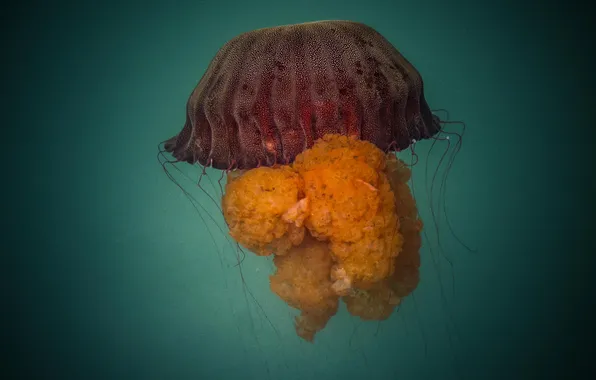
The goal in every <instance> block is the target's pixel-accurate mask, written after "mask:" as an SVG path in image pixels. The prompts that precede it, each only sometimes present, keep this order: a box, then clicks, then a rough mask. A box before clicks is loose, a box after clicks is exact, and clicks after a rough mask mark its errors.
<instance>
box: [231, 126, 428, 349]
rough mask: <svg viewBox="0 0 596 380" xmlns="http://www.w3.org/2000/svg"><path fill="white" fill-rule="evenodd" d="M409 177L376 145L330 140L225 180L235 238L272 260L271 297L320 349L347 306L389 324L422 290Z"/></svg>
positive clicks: (417, 222)
mask: <svg viewBox="0 0 596 380" xmlns="http://www.w3.org/2000/svg"><path fill="white" fill-rule="evenodd" d="M409 178H410V170H409V169H408V168H407V167H406V166H405V164H404V163H403V162H402V161H401V160H399V159H397V158H396V157H395V155H392V154H387V155H386V154H385V153H383V152H382V151H381V150H379V149H378V148H377V147H376V146H375V145H373V144H372V143H369V142H366V141H361V140H357V139H355V138H350V137H346V136H341V135H326V136H325V137H323V138H322V139H320V140H317V141H316V142H315V144H314V146H313V147H312V148H311V149H309V150H306V151H305V152H303V153H302V154H300V155H299V156H298V157H296V160H295V161H294V163H293V164H292V165H283V166H282V165H279V166H276V167H261V168H256V169H252V170H248V171H233V172H230V173H229V174H228V183H227V185H226V190H225V194H224V196H223V199H222V209H223V214H224V218H225V220H226V222H227V224H228V227H229V229H230V235H231V236H232V237H233V238H234V239H235V240H236V241H237V242H238V243H240V244H241V245H242V246H244V247H246V248H247V249H249V250H251V251H252V252H254V253H255V254H257V255H261V256H266V255H271V254H273V255H275V257H274V260H273V262H274V263H275V265H276V267H277V270H276V272H275V273H274V274H273V275H272V276H271V277H270V282H271V289H272V290H273V292H275V293H276V294H277V295H278V296H279V297H280V298H282V299H283V300H284V301H285V302H286V303H287V304H288V305H290V306H292V307H294V308H296V309H299V310H300V311H301V314H300V316H298V317H297V318H296V332H297V334H298V335H299V336H300V337H302V338H304V339H306V340H308V341H313V339H314V336H315V334H316V333H317V332H318V331H320V330H322V329H323V328H324V327H325V325H326V324H327V322H328V321H329V319H330V318H331V317H332V316H333V315H335V313H336V312H337V308H338V304H339V299H340V297H341V298H342V299H343V301H344V302H345V303H346V305H347V309H348V311H349V312H350V313H351V314H353V315H356V316H359V317H360V318H362V319H366V320H381V319H386V318H388V317H389V316H390V315H391V313H392V312H393V310H394V309H395V307H396V306H397V305H399V303H400V302H401V299H402V298H404V297H405V296H407V295H408V294H410V293H411V292H412V291H413V290H414V288H415V287H416V286H417V284H418V279H419V277H418V268H419V266H420V256H419V249H420V243H421V241H420V231H421V229H422V222H421V221H420V219H419V218H418V212H417V209H416V204H415V202H414V199H413V197H412V195H411V192H410V188H409V187H408V185H407V181H408V180H409Z"/></svg>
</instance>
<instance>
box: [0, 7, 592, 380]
mask: <svg viewBox="0 0 596 380" xmlns="http://www.w3.org/2000/svg"><path fill="white" fill-rule="evenodd" d="M52 4H53V5H52V6H47V5H46V6H41V5H40V6H35V7H34V6H30V7H26V6H24V5H23V6H20V8H19V9H16V8H15V9H14V10H11V11H10V12H8V11H7V12H6V14H7V15H10V17H11V20H12V21H11V22H9V23H8V26H9V27H10V28H11V31H10V32H7V33H6V34H5V36H8V39H7V45H6V46H7V48H8V49H9V52H10V54H8V55H7V56H8V58H5V63H8V64H13V65H14V66H13V68H12V70H11V71H7V73H8V76H9V78H7V80H6V82H5V83H6V90H7V93H10V94H13V95H12V97H11V100H12V101H14V102H15V106H14V107H12V106H11V107H8V109H7V110H6V117H5V119H4V121H5V123H4V124H5V127H6V128H7V132H6V133H7V135H6V140H5V144H6V145H8V146H9V149H8V150H7V151H8V153H9V155H7V157H6V159H5V160H4V162H5V170H6V173H7V174H8V176H5V177H4V178H5V179H8V182H6V183H5V186H6V188H7V189H8V191H9V192H10V193H11V194H9V195H12V197H7V198H6V199H7V200H8V203H9V204H8V206H9V207H8V208H7V210H8V211H7V212H6V213H5V216H6V217H7V220H6V221H7V223H6V228H5V231H6V236H5V237H4V239H5V241H6V246H7V247H9V249H7V252H8V253H9V254H10V256H9V257H10V258H11V259H10V260H9V262H8V265H6V266H4V269H5V270H7V269H8V270H7V271H8V272H9V273H7V274H6V276H4V278H7V279H8V278H10V279H11V280H14V281H10V282H8V281H5V282H6V283H5V286H4V289H5V292H6V293H5V300H6V302H5V303H6V309H5V310H4V311H3V312H2V313H3V314H4V315H5V316H7V317H8V318H9V320H10V321H12V322H13V323H12V324H6V326H9V328H8V329H6V331H5V332H4V338H3V346H4V347H3V349H4V350H5V353H4V354H3V356H2V358H1V360H2V365H1V370H2V371H5V372H6V373H7V374H8V375H9V377H10V378H28V377H35V378H48V379H49V378H52V379H54V378H55V379H237V378H244V379H252V378H254V379H284V380H285V379H288V380H289V379H342V380H347V379H363V378H366V379H457V378H474V379H489V378H490V379H502V378H508V379H523V378H526V379H528V378H548V377H557V376H559V375H561V374H565V375H567V376H568V377H574V376H576V375H578V374H579V368H580V367H582V363H583V359H585V358H586V356H587V355H588V354H589V352H588V351H587V350H586V342H588V339H589V337H590V333H591V331H592V329H591V328H589V327H584V322H586V321H588V320H589V318H590V316H591V315H593V314H591V309H590V308H591V307H593V306H594V300H593V298H591V296H592V294H591V293H590V292H588V291H587V289H589V287H588V285H589V283H588V281H589V275H590V273H591V272H592V269H591V266H590V260H591V259H590V258H589V255H593V254H594V252H595V251H596V250H595V249H594V244H593V243H592V242H591V240H590V239H591V235H590V233H592V234H593V226H591V225H590V224H589V223H587V222H586V221H589V219H590V216H591V215H590V213H591V212H592V211H593V201H592V200H591V199H588V196H589V195H591V194H592V193H593V192H594V190H595V182H594V180H593V177H592V175H593V172H594V169H593V166H590V165H589V164H588V163H589V160H588V158H589V155H590V149H593V148H594V143H593V140H592V135H593V134H591V133H590V132H589V131H590V128H591V127H593V121H591V122H587V120H588V119H587V118H586V117H585V116H586V114H585V113H583V112H585V111H586V109H589V107H593V104H594V101H595V100H596V99H595V97H594V95H593V92H592V91H593V88H594V81H593V77H588V76H587V74H588V67H590V64H589V62H590V57H588V56H586V54H588V55H589V52H588V53H586V51H585V50H584V49H586V47H587V46H589V44H588V41H589V40H590V38H591V37H590V34H589V31H588V30H584V29H583V28H584V27H585V26H586V25H587V23H586V22H585V21H586V20H587V17H586V16H585V15H586V14H587V13H584V15H582V13H581V12H579V10H578V9H575V8H573V6H572V5H570V4H567V5H566V6H565V7H563V6H555V5H545V4H543V5H540V6H538V5H536V6H533V5H530V4H528V5H525V4H522V3H521V2H519V3H517V4H516V3H515V2H510V3H506V2H502V1H493V2H492V3H490V4H489V3H484V2H474V1H468V2H464V1H455V2H441V1H430V0H427V1H411V0H410V1H375V0H368V1H334V2H330V1H327V2H317V1H306V2H302V1H294V2H282V1H276V2H274V1H219V2H217V1H213V2H207V1H194V2H183V1H173V2H165V1H164V2H161V3H159V2H138V3H137V4H133V3H132V2H127V1H120V2H104V3H102V4H101V5H98V4H92V3H91V2H79V3H77V4H73V5H58V3H52ZM6 17H9V16H6ZM321 19H348V20H354V21H360V22H364V23H366V24H369V25H370V26H372V27H374V28H375V29H377V30H378V31H379V32H381V33H382V34H383V35H384V36H385V37H386V38H387V39H388V40H389V41H391V42H392V43H393V44H394V45H395V46H396V47H397V48H398V49H399V50H400V51H401V52H402V53H403V54H404V55H405V56H406V57H407V58H408V59H409V60H410V61H411V62H412V63H413V64H414V65H415V66H416V67H417V69H418V70H419V71H420V72H421V74H422V76H423V78H424V81H425V86H426V87H425V94H426V96H427V99H428V101H429V103H430V104H431V107H433V108H446V109H448V110H449V111H450V114H451V118H452V119H456V120H464V121H465V122H466V124H467V131H466V135H465V138H464V142H463V148H462V150H461V152H460V154H459V155H458V157H457V160H456V162H455V164H454V166H453V169H452V171H451V173H450V177H449V181H450V182H449V192H448V195H447V196H448V198H447V207H448V212H449V216H450V218H451V222H452V224H453V226H454V228H455V229H456V231H457V233H458V236H459V237H461V238H462V239H463V240H464V241H465V242H466V243H468V244H470V245H472V246H473V247H474V248H477V249H478V252H476V253H470V252H467V251H466V250H465V249H462V247H461V246H459V245H458V244H457V242H456V241H455V240H454V239H453V237H452V236H451V235H450V234H449V233H448V231H446V230H445V229H443V232H444V234H445V240H444V245H445V255H446V256H447V257H448V258H449V259H450V260H451V261H452V262H453V265H452V266H450V265H448V262H447V261H446V260H445V259H444V257H443V256H439V255H438V254H436V253H435V256H432V254H431V252H430V251H429V250H428V247H424V248H423V249H422V251H421V255H422V268H421V276H422V280H421V283H420V285H419V287H418V289H417V290H416V291H415V293H414V296H413V297H409V298H408V299H407V300H406V301H405V303H404V305H403V307H402V308H401V309H400V310H399V312H397V313H394V315H393V316H392V317H391V318H390V319H389V320H387V321H385V322H382V323H381V324H377V323H371V322H369V323H361V322H360V321H359V320H358V319H357V318H353V317H350V316H349V315H348V314H347V312H346V310H345V309H344V308H343V307H342V308H341V309H340V311H339V313H338V315H337V316H336V317H335V318H334V319H332V320H331V322H330V323H329V325H328V326H327V328H326V329H325V330H324V331H323V332H321V333H320V334H319V335H317V338H316V342H315V344H308V343H305V342H303V341H301V340H300V339H299V338H297V337H296V335H295V332H294V329H293V325H292V315H293V313H292V311H291V310H290V309H289V308H288V307H287V306H286V305H285V304H284V303H283V302H282V301H281V300H279V299H278V298H277V297H276V296H275V295H273V294H272V293H271V292H270V290H269V287H268V278H267V275H268V274H269V273H270V271H271V268H272V264H271V262H270V261H269V260H267V259H265V258H256V257H253V256H250V255H249V256H247V258H246V260H245V261H244V262H243V264H242V270H243V274H244V276H245V282H246V284H245V285H243V283H242V280H241V278H240V273H239V269H238V268H237V267H234V266H233V265H234V264H235V261H234V260H235V258H234V253H233V252H230V249H229V246H227V245H226V240H225V239H224V237H223V236H222V234H221V232H220V231H219V230H218V229H217V227H216V225H215V223H214V222H212V221H210V220H209V219H208V220H207V222H204V221H202V220H201V219H200V217H199V215H198V214H197V212H196V211H195V210H194V209H193V208H192V206H191V203H190V202H189V201H188V199H186V198H185V197H184V196H183V194H182V192H181V191H180V190H179V189H178V188H177V187H176V186H175V185H173V184H172V182H170V181H169V180H168V178H167V177H166V175H165V174H164V172H163V170H162V168H161V167H160V166H159V164H158V162H157V159H156V154H157V143H158V142H160V141H162V140H164V139H166V138H168V137H171V136H172V135H174V134H176V133H178V131H179V130H180V129H181V127H182V125H183V123H184V119H185V103H186V100H187V97H188V95H189V94H190V92H191V90H192V89H193V87H194V86H195V85H196V83H197V81H198V80H199V79H200V77H201V75H202V74H203V72H204V70H205V69H206V67H207V65H208V64H209V61H210V60H211V58H212V57H213V55H214V54H215V53H216V52H217V50H218V49H219V48H220V47H221V45H222V44H223V43H225V42H226V41H227V40H229V39H231V38H232V37H234V36H236V35H237V34H239V33H242V32H245V31H249V30H252V29H256V28H261V27H267V26H274V25H280V24H289V23H297V22H305V21H314V20H321ZM13 27H14V28H13ZM590 89H591V90H590ZM6 104H9V105H10V104H11V102H8V103H5V105H6ZM454 128H455V127H454ZM424 144H425V143H423V144H421V147H420V149H422V150H424V147H425V145H424ZM6 145H5V146H6ZM426 147H428V145H426ZM12 150H14V151H12ZM422 159H425V158H424V157H422ZM181 168H182V170H184V171H185V172H188V173H194V174H195V176H196V175H198V174H199V172H198V171H196V170H195V171H194V172H193V171H192V170H190V169H189V168H186V167H185V166H184V165H182V166H181ZM414 170H415V171H414V175H417V174H416V173H417V172H416V170H417V169H416V168H415V169H414ZM420 173H423V172H420ZM209 174H210V175H211V178H213V179H214V181H216V180H217V178H218V177H217V173H215V172H210V173H209ZM417 178H418V177H417ZM214 183H215V184H216V187H217V182H214ZM422 183H423V182H421V186H420V187H419V188H416V189H415V190H416V192H417V194H418V199H419V200H420V201H419V207H420V209H421V212H422V213H423V215H424V213H427V215H428V203H427V201H426V200H425V198H424V197H425V195H424V194H425V193H424V186H423V185H422ZM185 187H186V188H192V183H190V182H186V184H185ZM215 190H217V188H216V189H215ZM193 194H194V195H195V196H196V197H197V198H198V201H199V202H200V203H201V204H202V205H204V206H205V207H206V208H207V210H208V211H209V212H211V213H212V214H213V215H215V217H216V218H218V219H217V220H218V221H219V222H221V216H220V215H219V216H218V215H217V209H216V208H215V207H214V206H213V205H212V204H211V203H210V200H209V199H208V198H207V197H205V196H204V194H202V193H201V192H199V191H195V192H194V193H193ZM425 206H426V207H425ZM205 215H206V214H205V213H203V216H205ZM443 228H444V227H443ZM433 257H435V258H437V257H438V258H439V259H440V267H436V266H435V265H433V260H432V258H433ZM453 281H455V282H454V283H453ZM249 292H250V293H249ZM259 305H260V307H259ZM586 326H587V325H586ZM582 368H583V367H582ZM6 378H8V377H6Z"/></svg>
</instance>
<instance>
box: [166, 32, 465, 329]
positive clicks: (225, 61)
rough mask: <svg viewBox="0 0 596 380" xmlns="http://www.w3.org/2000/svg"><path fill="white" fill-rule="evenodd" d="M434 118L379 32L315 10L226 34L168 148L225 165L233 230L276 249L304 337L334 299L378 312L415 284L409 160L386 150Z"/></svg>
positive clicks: (255, 247) (419, 135)
mask: <svg viewBox="0 0 596 380" xmlns="http://www.w3.org/2000/svg"><path fill="white" fill-rule="evenodd" d="M440 123H441V121H440V120H439V118H438V117H436V116H435V115H433V114H432V112H431V110H430V108H429V106H428V104H427V102H426V100H425V97H424V91H423V82H422V78H421V76H420V74H419V73H418V71H417V70H416V69H415V68H414V67H413V66H412V64H410V63H409V62H408V61H407V60H406V59H405V58H404V57H403V56H402V55H401V54H400V53H399V52H398V51H397V50H396V49H395V47H393V46H392V45H391V44H390V43H389V42H388V41H387V40H386V39H385V38H384V37H383V36H382V35H381V34H379V33H378V32H376V31H375V30H374V29H372V28H371V27H369V26H366V25H364V24H361V23H356V22H350V21H319V22H311V23H304V24H296V25H287V26H279V27H273V28H265V29H259V30H255V31H252V32H248V33H244V34H241V35H239V36H238V37H236V38H234V39H232V40H231V41H229V42H228V43H226V44H225V45H224V46H223V47H222V48H221V49H220V51H219V52H218V53H217V54H216V56H215V57H214V59H213V60H212V62H211V63H210V65H209V67H208V69H207V71H206V72H205V74H204V75H203V77H202V78H201V80H200V81H199V83H198V85H197V86H196V88H195V89H194V90H193V92H192V94H191V95H190V97H189V99H188V102H187V106H186V122H185V124H184V127H183V129H182V131H181V132H180V133H179V134H178V135H176V136H174V137H172V138H170V139H169V140H167V141H166V142H165V147H164V148H165V151H167V152H170V153H171V154H172V155H173V156H174V157H175V159H176V161H178V162H187V163H190V164H195V163H198V164H200V165H202V166H204V167H211V168H214V169H221V170H226V171H227V173H228V179H227V184H226V186H225V194H222V203H221V211H222V213H223V217H224V219H225V221H226V224H227V227H228V229H229V234H230V236H231V237H232V238H233V239H234V240H235V241H236V242H237V243H239V245H240V246H242V247H244V248H246V249H248V250H250V251H252V252H254V253H255V254H257V255H261V256H268V255H273V256H274V263H275V265H276V267H277V269H276V272H275V273H274V274H273V275H272V276H271V277H270V284H271V290H272V291H273V292H274V293H276V294H277V295H278V296H279V297H280V298H281V299H282V300H284V301H285V302H286V303H287V304H288V305H290V306H292V307H294V308H296V309H299V310H300V311H301V314H300V316H299V317H297V319H296V332H297V334H298V335H299V336H301V337H302V338H304V339H306V340H308V341H312V340H313V339H314V336H315V334H316V333H317V332H318V331H320V330H322V329H323V328H324V327H325V325H326V324H327V321H328V320H329V319H330V318H331V317H332V316H333V315H334V314H335V313H336V312H337V310H338V303H339V300H343V301H344V302H345V303H346V305H347V309H348V311H349V312H350V313H351V314H352V315H355V316H359V317H360V318H362V319H366V320H382V319H386V318H388V317H389V315H390V314H391V313H392V312H393V310H394V309H395V307H396V306H397V305H398V304H399V303H400V302H401V300H402V299H403V298H404V297H406V296H407V295H408V294H410V293H411V292H412V291H413V290H414V288H415V287H416V286H417V284H418V281H419V278H418V269H419V266H420V257H419V249H420V246H421V239H420V232H421V230H422V226H423V223H422V221H421V220H420V218H419V217H418V212H417V208H416V202H415V200H414V198H413V196H412V193H411V191H410V188H409V186H408V185H407V181H408V180H409V178H410V169H409V168H408V167H407V165H406V164H405V163H404V162H403V161H401V160H399V159H397V158H396V157H395V154H392V153H390V152H391V151H400V150H404V149H406V148H408V147H410V145H411V144H413V143H415V142H416V141H419V140H422V139H428V138H433V137H434V136H435V135H436V134H437V133H439V132H441V131H442V128H441V124H440ZM435 139H436V140H438V139H437V138H436V137H435ZM447 141H448V140H447ZM460 141H461V139H460ZM458 144H459V143H458ZM456 146H459V145H456ZM455 152H457V150H455ZM160 153H163V151H161V152H160ZM412 153H413V155H414V152H413V151H412ZM450 163H451V159H450V161H449V164H450ZM164 169H165V166H164ZM237 169H241V170H237ZM166 172H167V170H166ZM203 173H205V171H203ZM168 174H169V173H168ZM199 183H200V180H199ZM199 187H200V185H199ZM431 189H432V187H431ZM185 193H186V192H185ZM211 200H214V199H213V198H211ZM433 216H434V215H433Z"/></svg>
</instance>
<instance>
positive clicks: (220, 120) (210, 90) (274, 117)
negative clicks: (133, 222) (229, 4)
mask: <svg viewBox="0 0 596 380" xmlns="http://www.w3.org/2000/svg"><path fill="white" fill-rule="evenodd" d="M186 112H187V114H186V123H185V124H184V127H183V129H182V131H181V132H180V133H179V134H178V135H176V136H174V137H172V138H171V139H169V140H168V141H167V142H166V145H165V150H166V151H167V152H170V153H172V155H173V156H174V157H175V158H176V159H177V160H178V161H184V162H188V163H194V162H198V163H199V164H201V165H206V166H210V167H213V168H216V169H222V170H225V169H228V168H230V167H237V168H242V169H247V168H254V167H256V166H258V165H265V166H271V165H275V164H278V163H291V162H292V161H293V160H294V159H295V157H296V156H297V155H298V154H300V153H301V152H302V151H304V150H305V149H308V148H310V147H312V146H313V143H314V141H316V140H317V139H319V138H321V137H323V136H324V135H325V134H334V133H335V134H341V135H347V136H356V137H357V138H359V139H361V140H366V141H370V142H372V143H373V144H375V145H376V146H377V147H379V149H381V150H385V151H386V150H404V149H406V148H407V147H409V146H410V145H411V142H412V140H414V139H415V140H418V141H419V140H422V139H427V138H430V137H432V136H434V135H436V134H437V133H438V132H439V130H440V128H441V126H440V124H439V120H438V119H437V118H436V117H435V116H434V115H433V114H432V113H431V111H430V108H429V106H428V104H427V102H426V99H425V97H424V93H423V82H422V78H421V76H420V74H419V73H418V71H417V70H416V69H415V68H414V66H413V65H412V64H411V63H410V62H409V61H407V60H406V59H405V58H404V57H403V55H402V54H401V53H400V52H399V51H397V49H395V47H393V45H391V44H390V43H389V42H388V41H387V40H386V39H385V38H384V37H383V36H382V35H381V34H379V33H378V32H377V31H375V30H374V29H373V28H371V27H369V26H367V25H364V24H361V23H356V22H351V21H321V22H309V23H304V24H295V25H286V26H278V27H272V28H264V29H258V30H254V31H251V32H247V33H243V34H241V35H239V36H238V37H236V38H234V39H232V40H231V41H229V42H227V43H226V44H225V45H224V46H223V47H222V48H221V49H220V51H219V52H218V53H217V54H216V56H215V58H214V59H213V61H212V62H211V63H210V65H209V67H208V68H207V71H206V72H205V74H204V75H203V77H202V78H201V80H200V81H199V83H198V85H197V86H196V88H195V89H194V90H193V91H192V93H191V95H190V97H189V99H188V103H187V107H186Z"/></svg>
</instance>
